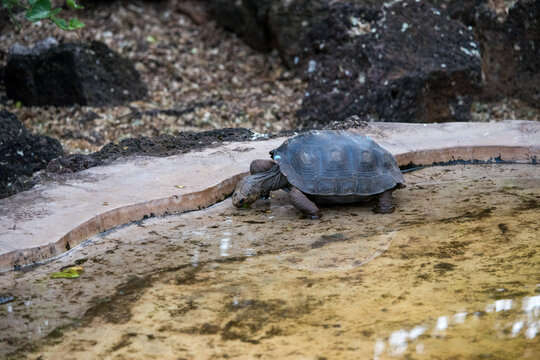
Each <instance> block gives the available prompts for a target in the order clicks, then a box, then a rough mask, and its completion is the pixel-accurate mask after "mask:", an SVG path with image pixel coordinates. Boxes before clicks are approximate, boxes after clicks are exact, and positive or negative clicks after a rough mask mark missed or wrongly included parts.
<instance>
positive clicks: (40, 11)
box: [26, 0, 51, 22]
mask: <svg viewBox="0 0 540 360" xmlns="http://www.w3.org/2000/svg"><path fill="white" fill-rule="evenodd" d="M49 16H51V2H50V1H49V0H36V2H35V4H34V5H33V6H32V8H31V9H30V10H28V11H27V12H26V19H27V20H29V21H32V22H36V21H39V20H43V19H46V18H48V17H49Z"/></svg>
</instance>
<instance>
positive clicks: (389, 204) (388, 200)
mask: <svg viewBox="0 0 540 360" xmlns="http://www.w3.org/2000/svg"><path fill="white" fill-rule="evenodd" d="M393 191H394V189H390V190H386V191H385V192H383V193H382V194H380V195H379V196H378V200H379V203H378V204H377V206H375V208H374V209H373V211H374V212H376V213H380V214H390V213H393V212H394V211H395V210H396V208H395V206H394V200H393V199H392V192H393Z"/></svg>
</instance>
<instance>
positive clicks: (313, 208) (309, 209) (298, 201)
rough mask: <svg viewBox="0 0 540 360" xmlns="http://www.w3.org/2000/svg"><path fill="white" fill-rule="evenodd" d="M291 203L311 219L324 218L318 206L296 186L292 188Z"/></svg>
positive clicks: (290, 192)
mask: <svg viewBox="0 0 540 360" xmlns="http://www.w3.org/2000/svg"><path fill="white" fill-rule="evenodd" d="M289 201H290V202H291V204H292V205H293V206H294V207H295V208H297V209H298V210H300V211H301V212H302V213H304V214H306V215H307V216H308V217H309V218H311V219H319V218H320V217H321V216H322V214H321V212H320V211H319V208H318V207H317V205H315V203H314V202H313V201H311V200H309V199H308V198H307V196H306V195H305V194H304V193H303V192H301V191H300V190H298V189H297V188H295V187H294V186H291V187H290V190H289Z"/></svg>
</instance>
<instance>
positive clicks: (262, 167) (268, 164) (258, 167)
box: [249, 159, 276, 199]
mask: <svg viewBox="0 0 540 360" xmlns="http://www.w3.org/2000/svg"><path fill="white" fill-rule="evenodd" d="M274 165H276V163H275V162H273V161H272V160H266V159H265V160H262V159H258V160H253V161H252V162H251V165H249V172H250V174H251V175H253V174H259V173H262V172H265V171H268V170H270V169H271V168H272V166H274ZM261 198H263V199H269V198H270V191H267V192H266V193H264V194H262V195H261Z"/></svg>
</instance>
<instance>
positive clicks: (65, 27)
mask: <svg viewBox="0 0 540 360" xmlns="http://www.w3.org/2000/svg"><path fill="white" fill-rule="evenodd" d="M51 21H52V22H53V23H55V24H56V26H58V27H59V28H60V29H62V30H69V26H68V23H67V22H66V20H64V19H62V18H57V17H54V16H52V17H51Z"/></svg>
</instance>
